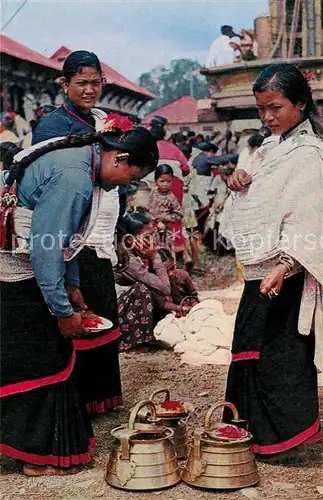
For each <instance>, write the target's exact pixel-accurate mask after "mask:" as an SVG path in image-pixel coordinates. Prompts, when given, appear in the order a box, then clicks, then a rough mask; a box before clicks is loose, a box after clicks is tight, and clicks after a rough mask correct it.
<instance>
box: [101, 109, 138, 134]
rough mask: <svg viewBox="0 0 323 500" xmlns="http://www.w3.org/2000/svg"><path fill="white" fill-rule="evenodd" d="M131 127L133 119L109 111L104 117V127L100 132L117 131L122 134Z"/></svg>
mask: <svg viewBox="0 0 323 500" xmlns="http://www.w3.org/2000/svg"><path fill="white" fill-rule="evenodd" d="M132 128H133V121H132V120H130V118H128V117H127V116H122V115H118V114H117V113H109V114H108V116H106V117H105V119H104V127H103V130H102V132H117V131H121V132H122V133H123V134H124V133H125V132H128V130H131V129H132Z"/></svg>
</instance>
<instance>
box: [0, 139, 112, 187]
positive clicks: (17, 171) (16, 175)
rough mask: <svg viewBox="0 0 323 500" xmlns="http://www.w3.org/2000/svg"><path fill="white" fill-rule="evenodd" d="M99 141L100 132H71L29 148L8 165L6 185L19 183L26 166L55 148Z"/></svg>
mask: <svg viewBox="0 0 323 500" xmlns="http://www.w3.org/2000/svg"><path fill="white" fill-rule="evenodd" d="M101 141H102V134H101V132H95V133H91V134H72V135H67V136H66V137H63V138H60V139H57V140H56V141H52V142H49V143H47V144H44V145H43V146H40V147H38V148H31V151H30V154H28V155H26V156H24V157H23V158H22V159H21V160H18V161H14V162H13V164H12V165H11V167H10V173H9V175H8V177H7V179H6V185H7V186H8V187H11V186H12V184H13V183H14V182H15V181H16V182H17V183H18V184H19V182H20V181H21V179H22V178H23V176H24V174H25V170H26V168H27V167H28V166H29V165H30V164H31V163H33V162H34V161H35V160H37V159H38V158H40V157H41V156H43V155H44V154H46V153H50V152H51V151H55V150H56V149H67V148H81V147H84V146H89V145H91V144H95V143H98V142H101Z"/></svg>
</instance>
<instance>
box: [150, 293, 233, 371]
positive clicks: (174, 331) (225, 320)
mask: <svg viewBox="0 0 323 500" xmlns="http://www.w3.org/2000/svg"><path fill="white" fill-rule="evenodd" d="M234 322H235V316H228V315H227V314H225V313H224V310H223V306H222V303H221V302H219V301H218V300H215V299H206V300H203V301H202V302H200V303H199V304H197V305H196V306H194V307H193V308H192V310H191V311H190V312H189V314H188V315H187V316H186V317H183V318H176V317H175V315H174V314H173V313H171V314H168V315H167V316H166V317H165V318H164V319H163V320H161V321H160V322H159V323H158V324H157V325H156V327H155V329H154V335H155V337H156V339H157V340H161V341H163V342H164V343H166V344H168V345H169V346H170V347H174V351H175V352H179V353H183V354H185V353H188V352H190V353H192V352H194V353H196V354H198V355H200V356H203V357H206V358H205V362H208V363H212V362H214V361H215V360H217V359H219V356H222V358H223V355H222V354H219V352H218V351H219V350H222V349H224V350H226V351H230V347H231V343H232V336H233V329H234ZM215 353H217V354H216V355H215ZM186 355H187V354H186ZM224 357H225V359H228V356H227V355H225V356H224ZM212 360H213V361H212ZM215 362H216V361H215Z"/></svg>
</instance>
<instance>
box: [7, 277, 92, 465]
mask: <svg viewBox="0 0 323 500" xmlns="http://www.w3.org/2000/svg"><path fill="white" fill-rule="evenodd" d="M0 299H1V393H0V394H1V443H0V452H1V453H4V454H7V455H9V456H10V457H12V458H15V459H20V460H22V461H24V462H27V463H32V464H36V465H44V466H45V465H52V466H59V467H70V466H72V465H78V464H81V463H87V462H89V461H90V459H91V453H92V446H93V444H94V439H93V432H92V426H91V422H90V419H89V416H88V414H87V412H86V410H85V407H84V405H83V404H82V403H81V402H80V399H79V395H78V391H77V388H76V385H75V381H74V380H73V375H72V372H73V366H74V363H75V354H74V350H73V344H72V341H71V340H69V339H64V338H63V337H62V335H61V333H60V331H59V329H58V325H57V320H56V318H55V317H53V316H52V315H51V314H50V312H49V310H48V307H47V306H46V304H45V301H44V299H43V296H42V293H41V291H40V289H39V287H38V285H37V283H36V280H35V279H28V280H25V281H20V282H16V283H3V282H2V283H1V284H0Z"/></svg>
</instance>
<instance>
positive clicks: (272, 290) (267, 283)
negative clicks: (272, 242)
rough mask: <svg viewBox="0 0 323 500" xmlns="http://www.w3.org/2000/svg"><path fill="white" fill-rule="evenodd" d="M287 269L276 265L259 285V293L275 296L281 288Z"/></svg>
mask: <svg viewBox="0 0 323 500" xmlns="http://www.w3.org/2000/svg"><path fill="white" fill-rule="evenodd" d="M286 272H287V268H286V266H285V265H284V264H277V266H275V267H274V268H273V270H272V271H271V272H270V273H269V274H268V275H267V276H266V277H265V278H264V279H263V280H262V282H261V283H260V292H261V293H262V294H264V295H267V294H268V295H269V297H270V298H272V296H276V295H278V294H279V292H280V290H281V287H282V286H283V282H284V277H285V274H286Z"/></svg>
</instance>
